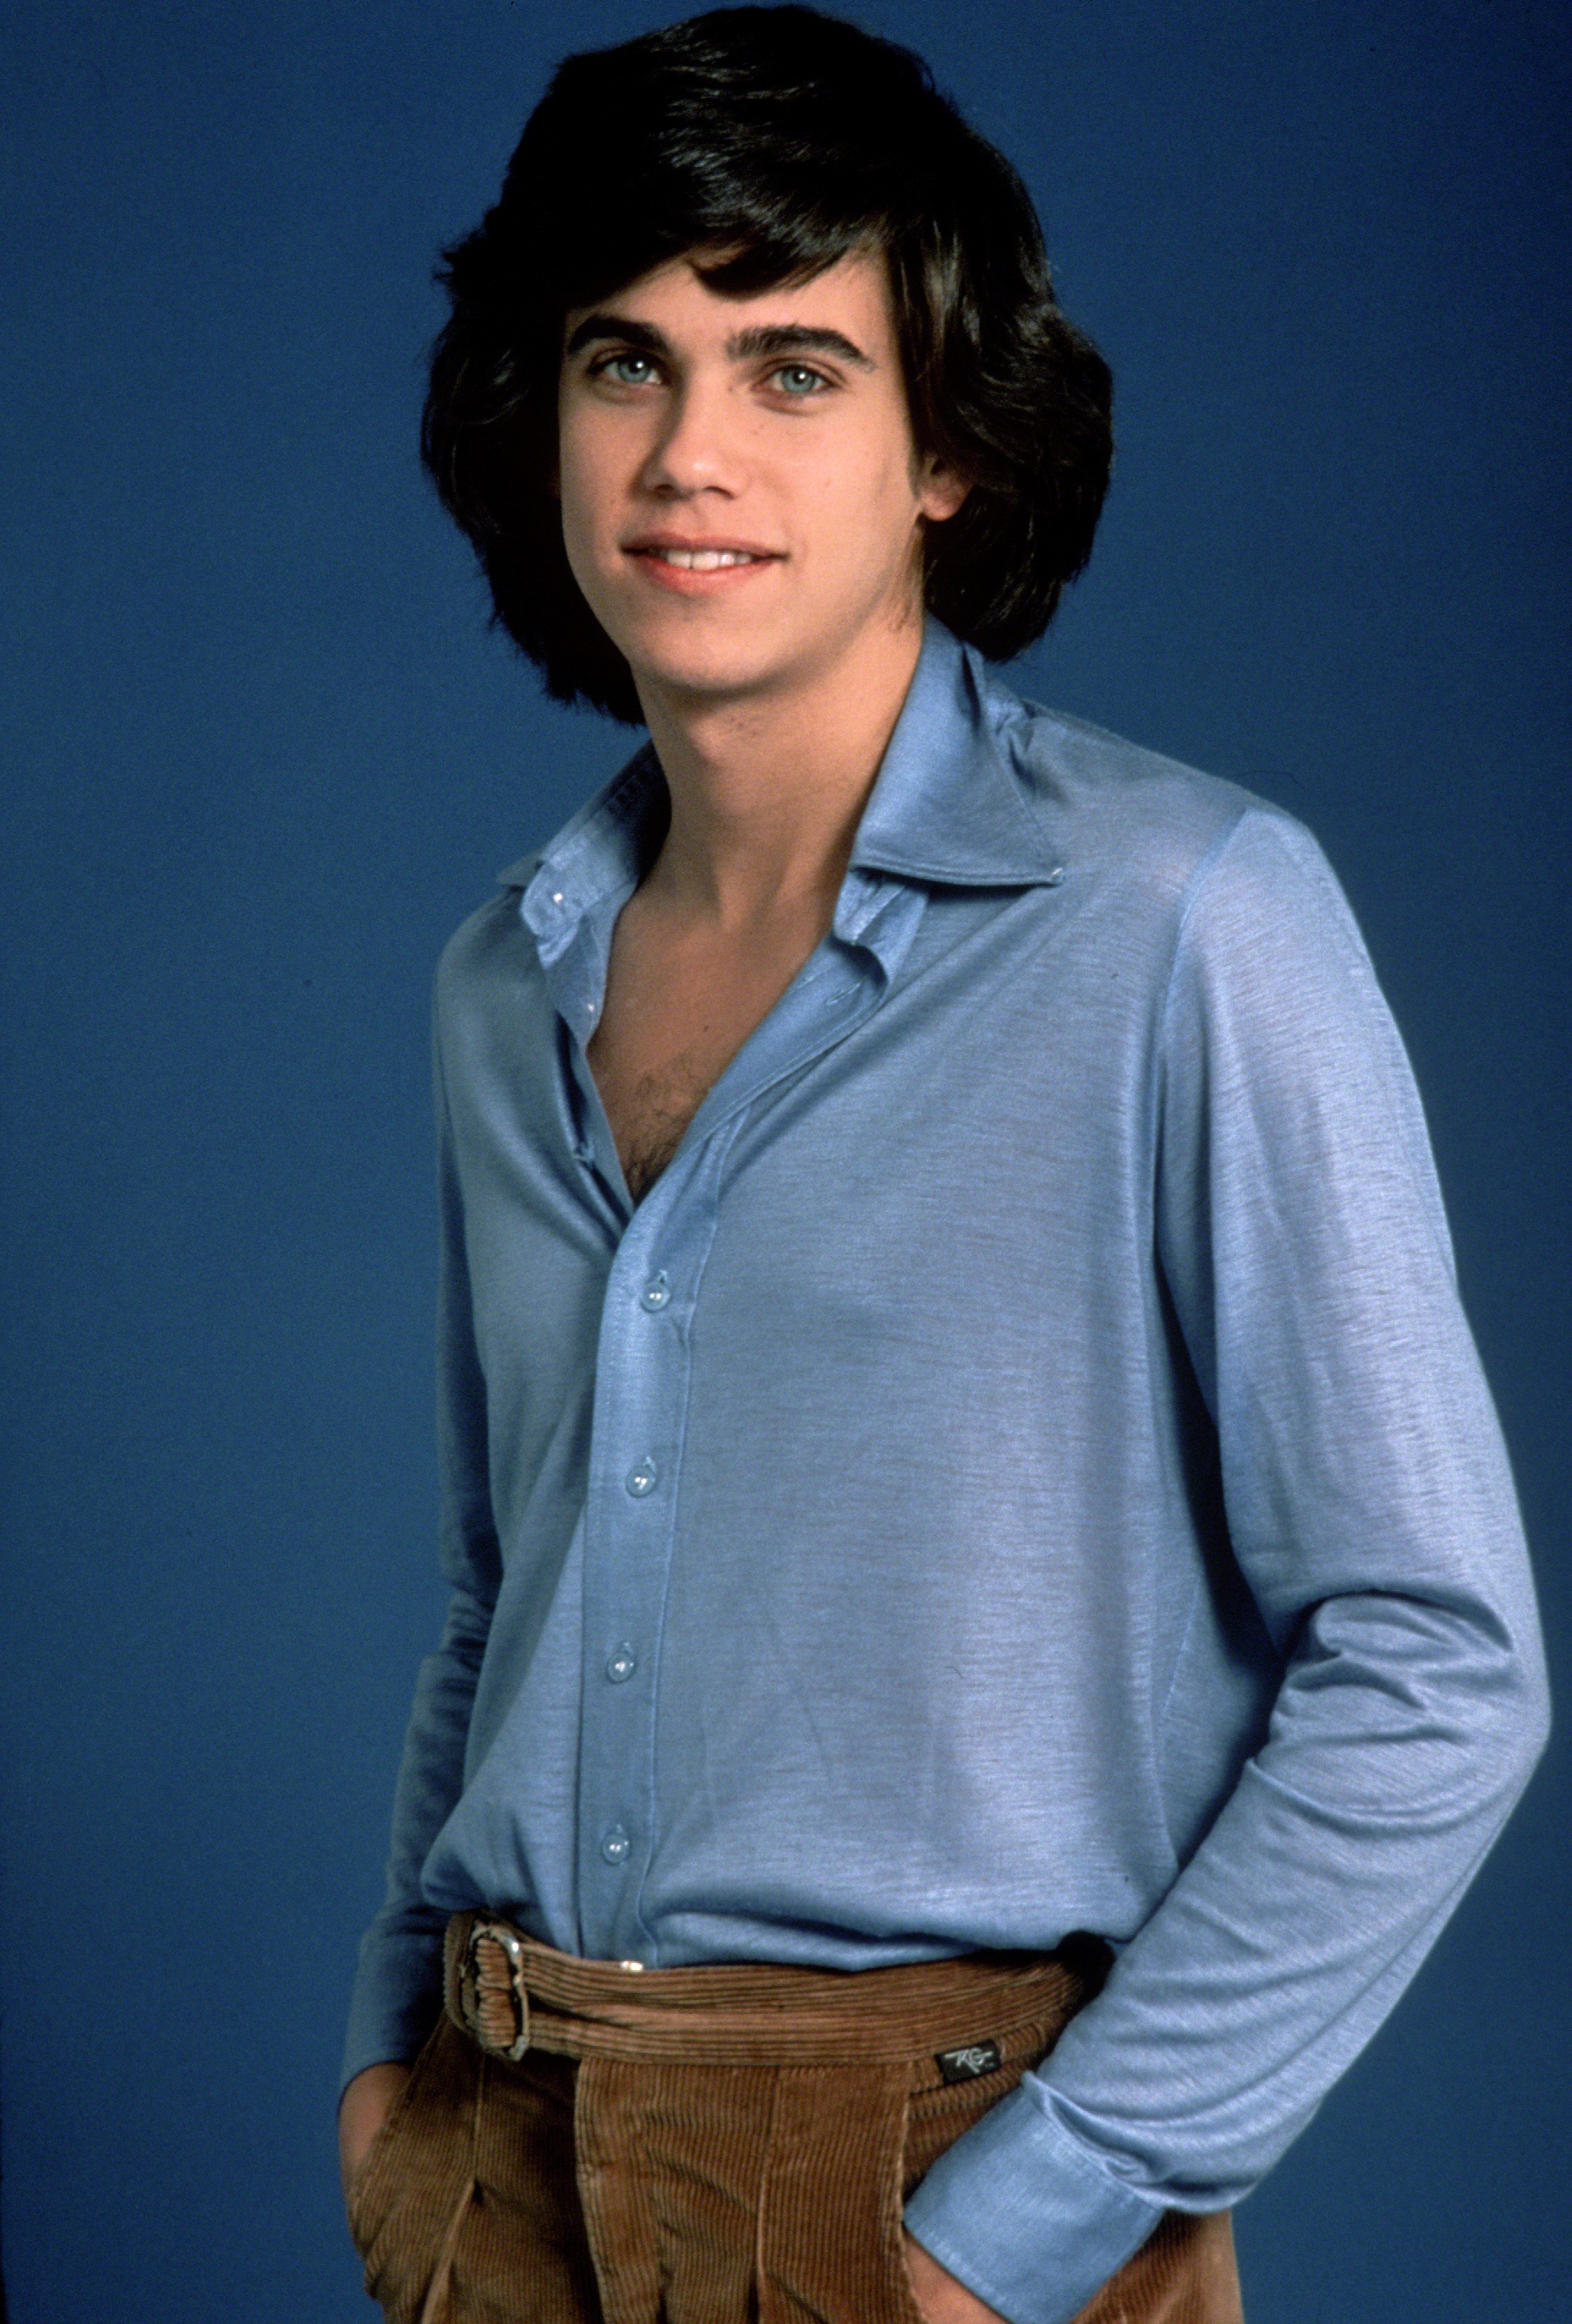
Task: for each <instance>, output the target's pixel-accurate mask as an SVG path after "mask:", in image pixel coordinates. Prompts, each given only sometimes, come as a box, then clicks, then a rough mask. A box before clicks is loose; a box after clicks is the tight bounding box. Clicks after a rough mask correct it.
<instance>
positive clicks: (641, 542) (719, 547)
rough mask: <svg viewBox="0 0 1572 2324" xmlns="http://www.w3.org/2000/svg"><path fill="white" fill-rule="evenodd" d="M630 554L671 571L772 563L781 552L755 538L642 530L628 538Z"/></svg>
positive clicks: (717, 570) (732, 568) (626, 548)
mask: <svg viewBox="0 0 1572 2324" xmlns="http://www.w3.org/2000/svg"><path fill="white" fill-rule="evenodd" d="M623 549H624V551H625V552H626V554H627V555H628V556H630V557H638V558H645V559H647V560H648V562H649V563H650V564H652V565H657V566H660V567H664V568H665V569H666V571H667V572H669V573H730V572H735V571H737V570H738V569H739V568H740V567H748V566H750V565H773V564H775V563H777V561H778V559H779V557H780V551H779V550H778V549H766V548H764V547H762V546H761V545H760V543H758V541H752V540H714V539H710V540H694V539H684V538H683V537H682V536H681V535H680V534H676V533H642V534H640V535H639V537H638V539H634V540H629V541H625V542H624V543H623Z"/></svg>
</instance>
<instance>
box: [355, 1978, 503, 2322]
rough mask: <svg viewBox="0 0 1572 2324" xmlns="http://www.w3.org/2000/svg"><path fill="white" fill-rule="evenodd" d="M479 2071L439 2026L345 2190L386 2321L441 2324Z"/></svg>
mask: <svg viewBox="0 0 1572 2324" xmlns="http://www.w3.org/2000/svg"><path fill="white" fill-rule="evenodd" d="M483 2070H484V2061H483V2059H482V2058H481V2055H480V2052H478V2051H477V2050H476V2049H475V2047H474V2045H473V2043H472V2042H470V2041H469V2040H468V2038H467V2037H466V2036H465V2035H464V2034H463V2033H460V2032H459V2030H458V2028H457V2027H456V2026H455V2025H454V2024H451V2023H450V2022H449V2021H448V2020H447V2019H446V2018H443V2019H441V2020H439V2021H438V2024H437V2029H436V2031H435V2033H433V2034H432V2035H431V2038H430V2040H429V2041H428V2042H427V2044H426V2047H425V2048H424V2049H423V2050H422V2051H421V2052H420V2055H419V2057H418V2059H417V2060H416V2061H415V2067H414V2070H413V2071H412V2073H411V2074H410V2077H409V2081H408V2082H407V2083H406V2084H405V2086H404V2088H403V2089H402V2091H401V2092H400V2096H399V2099H398V2102H397V2104H396V2105H395V2107H393V2109H392V2111H391V2113H390V2115H389V2116H388V2119H387V2121H386V2122H385V2123H384V2124H383V2125H382V2129H381V2130H380V2131H379V2132H378V2134H377V2136H376V2138H375V2139H374V2141H373V2142H372V2148H371V2151H370V2153H368V2154H367V2156H366V2159H365V2162H364V2163H363V2165H362V2167H361V2170H360V2172H359V2173H358V2175H357V2177H356V2179H355V2181H354V2186H353V2187H352V2188H351V2190H350V2199H349V2222H350V2233H351V2235H352V2236H353V2237H354V2243H355V2246H356V2248H357V2249H358V2251H359V2252H360V2255H361V2256H362V2258H363V2260H364V2262H365V2288H366V2290H367V2292H369V2293H370V2294H371V2296H372V2299H373V2300H378V2301H381V2302H382V2307H383V2310H384V2311H385V2312H386V2315H387V2317H388V2319H389V2324H440V2319H441V2315H442V2309H441V2305H440V2301H439V2298H438V2297H437V2295H439V2294H440V2292H441V2289H442V2285H441V2282H440V2281H439V2278H443V2277H445V2275H446V2269H447V2267H448V2266H449V2265H450V2264H451V2262H452V2256H453V2249H454V2246H455V2242H456V2240H457V2236H458V2231H459V2228H460V2227H461V2226H462V2223H463V2217H464V2211H465V2209H467V2206H468V2202H469V2199H470V2195H471V2192H472V2190H473V2184H474V2144H475V2116H476V2109H477V2106H478V2103H479V2098H480V2091H481V2083H482V2077H483ZM434 2301H435V2304H434Z"/></svg>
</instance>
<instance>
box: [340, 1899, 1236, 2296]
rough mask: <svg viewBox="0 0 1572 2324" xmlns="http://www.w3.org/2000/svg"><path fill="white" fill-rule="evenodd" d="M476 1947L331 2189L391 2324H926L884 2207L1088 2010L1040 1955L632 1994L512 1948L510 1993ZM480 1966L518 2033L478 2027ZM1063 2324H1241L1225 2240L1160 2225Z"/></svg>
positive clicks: (469, 1919)
mask: <svg viewBox="0 0 1572 2324" xmlns="http://www.w3.org/2000/svg"><path fill="white" fill-rule="evenodd" d="M498 1925H500V1924H494V1923H485V1922H483V1921H478V1920H477V1917H476V1916H475V1915H473V1914H459V1915H457V1916H456V1918H455V1922H454V1923H453V1924H452V1926H451V1927H450V1929H449V1932H448V1948H447V1971H448V1974H447V2015H445V2016H444V2017H443V2018H442V2020H441V2021H440V2022H439V2024H438V2025H437V2031H436V2032H435V2033H433V2035H432V2036H431V2039H430V2040H429V2042H428V2043H427V2045H426V2047H425V2049H424V2050H423V2051H422V2052H421V2053H420V2056H419V2059H418V2061H417V2063H416V2066H415V2070H414V2072H413V2074H412V2075H411V2076H410V2079H409V2082H408V2084H407V2085H406V2086H405V2089H404V2090H403V2091H402V2093H401V2094H400V2098H399V2100H398V2102H397V2103H396V2105H395V2106H394V2107H393V2110H392V2112H391V2114H390V2116H389V2117H388V2120H387V2122H386V2123H385V2125H384V2126H383V2127H382V2130H381V2131H380V2132H379V2134H378V2135H377V2138H376V2141H375V2143H374V2144H373V2145H372V2150H371V2153H369V2155H368V2156H367V2157H366V2160H365V2163H363V2166H362V2169H361V2171H360V2172H359V2174H358V2176H357V2178H356V2180H355V2181H354V2187H353V2188H352V2190H351V2195H350V2224H351V2227H352V2230H353V2232H354V2238H355V2242H356V2244H357V2245H358V2246H359V2248H360V2250H361V2253H362V2255H363V2257H364V2260H365V2263H366V2289H367V2291H368V2292H371V2293H372V2295H373V2297H375V2298H376V2299H378V2300H380V2301H382V2306H383V2309H384V2310H385V2311H386V2314H387V2317H388V2319H390V2324H922V2311H921V2310H919V2308H918V2307H917V2304H916V2301H915V2296H914V2293H913V2292H912V2289H911V2282H910V2278H909V2276H908V2274H907V2273H906V2262H905V2258H904V2255H903V2251H902V2242H901V2233H902V2230H901V2207H902V2203H903V2201H904V2199H905V2198H906V2195H907V2194H909V2193H910V2191H911V2190H912V2189H913V2188H914V2187H915V2185H916V2183H917V2181H918V2180H919V2179H921V2178H922V2177H923V2175H924V2172H926V2171H927V2170H928V2169H929V2167H930V2165H931V2164H932V2163H933V2162H934V2161H935V2160H936V2159H937V2157H938V2156H939V2155H940V2154H942V2153H943V2151H944V2149H945V2148H946V2147H947V2146H948V2145H950V2144H951V2142H952V2141H953V2140H955V2139H957V2138H959V2137H960V2135H961V2133H962V2132H963V2131H964V2130H966V2129H967V2128H968V2127H969V2126H970V2125H971V2124H972V2123H974V2122H975V2121H977V2119H978V2118H979V2116H980V2115H982V2114H983V2113H985V2112H986V2111H987V2109H988V2107H990V2106H992V2105H993V2104H994V2103H995V2102H996V2101H997V2099H998V2098H1001V2097H1002V2096H1003V2095H1004V2094H1005V2092H1006V2091H1007V2090H1008V2089H1013V2088H1014V2086H1015V2084H1016V2081H1018V2080H1019V2079H1020V2077H1021V2075H1022V2073H1023V2072H1024V2071H1025V2069H1026V2068H1027V2067H1028V2066H1031V2065H1034V2064H1035V2063H1036V2062H1037V2061H1038V2060H1040V2059H1041V2058H1042V2057H1043V2055H1044V2054H1045V2053H1046V2052H1048V2051H1049V2050H1051V2049H1052V2048H1053V2043H1054V2042H1055V2040H1056V2039H1057V2037H1058V2035H1059V2033H1060V2032H1061V2031H1062V2028H1063V2026H1064V2025H1065V2024H1067V2023H1068V2021H1069V2020H1070V2018H1071V2016H1072V2015H1074V2013H1075V2011H1076V2009H1077V2008H1078V2007H1079V2006H1080V2003H1081V2002H1082V2001H1083V2000H1084V1999H1086V1998H1087V1997H1088V1993H1089V1985H1088V1983H1087V1981H1086V1978H1085V1977H1084V1976H1083V1975H1081V1974H1080V1972H1079V1971H1078V1969H1076V1968H1075V1967H1072V1966H1071V1961H1070V1960H1062V1959H1060V1958H1058V1957H1056V1956H1053V1955H1047V1956H1043V1955H1036V1956H1034V1955H1025V1954H1011V1953H974V1954H969V1955H966V1956H963V1957H962V1958H961V1959H958V1960H940V1961H931V1962H923V1963H920V1964H917V1965H915V1966H914V1967H910V1968H900V1969H869V1970H864V1971H862V1972H860V1973H859V1974H857V1975H855V1976H845V1975H841V1974H839V1973H837V1972H835V1971H827V1970H816V1969H786V1968H776V1967H771V1966H768V1965H751V1966H748V1965H739V1966H735V1967H732V1966H727V1965H718V1966H715V1967H712V1968H703V1969H655V1970H649V1971H647V1972H645V1973H643V1974H641V1975H640V1974H636V1973H635V1972H633V1971H631V1970H630V1969H626V1968H623V1967H621V1966H620V1965H619V1964H618V1963H616V1962H610V1961H584V1960H575V1959H574V1958H572V1957H571V1956H570V1955H568V1954H565V1953H559V1952H556V1951H555V1950H552V1948H551V1947H549V1946H547V1945H540V1944H537V1943H535V1942H534V1941H532V1940H530V1939H529V1938H519V1936H518V1933H517V1932H506V1941H507V1943H508V1946H509V1948H510V1956H511V1960H512V1962H513V1964H514V1968H513V1969H512V1970H511V1971H509V1970H508V1969H507V1964H506V1962H505V1961H504V1960H503V1956H502V1954H501V1951H500V1950H497V1947H496V1945H495V1944H494V1943H493V1941H492V1939H491V1938H490V1937H489V1936H487V1935H485V1934H484V1932H485V1931H486V1930H488V1929H489V1928H492V1927H494V1926H498ZM472 1937H473V1938H475V1939H476V1940H477V1941H478V1950H476V1949H475V1948H474V1947H472V1945H471V1940H472ZM488 1948H489V1949H490V1950H489V1951H488ZM488 1959H489V1960H492V1962H494V1963H496V1964H497V1965H498V1966H499V1968H500V1969H501V1971H502V1978H503V1981H505V1979H506V1977H507V1976H508V1975H511V1976H512V1978H513V1982H514V1985H515V1987H516V1988H522V1989H523V1990H525V1991H527V1993H528V2003H527V2005H526V2006H527V2009H528V2029H527V2033H524V2029H523V2028H522V2026H521V2024H520V2023H519V2018H520V2016H521V2015H522V2012H516V2014H515V2015H512V2016H511V2017H509V2016H508V2007H509V2004H508V2001H507V1997H505V1996H503V1995H501V1992H500V1991H499V1993H498V1994H495V1995H492V1997H490V1998H489V1999H488V1997H486V1996H485V1995H484V1994H482V1995H481V1997H480V2005H479V2008H478V2011H477V1987H476V1986H475V1983H474V1978H473V1975H471V1974H469V1973H468V1972H467V1971H466V1969H465V1966H464V1965H465V1964H466V1962H467V1963H468V1964H469V1965H470V1969H472V1970H473V1964H474V1963H475V1962H476V1960H479V1961H480V1962H481V1964H482V1969H484V1966H485V1963H486V1961H487V1960H488ZM499 2009H500V2010H501V2012H502V2015H503V2018H504V2019H505V2020H506V2021H507V2022H505V2023H502V2024H500V2025H499V2023H498V2020H497V2015H496V2012H497V2010H499ZM466 2017H467V2021H468V2023H467V2027H466ZM477 2024H478V2026H479V2031H480V2033H481V2034H482V2035H483V2037H484V2039H485V2040H486V2041H487V2042H488V2043H491V2044H492V2053H488V2051H487V2050H485V2049H483V2048H482V2047H481V2046H480V2043H479V2042H478V2041H477V2039H476V2037H475V2033H474V2032H473V2031H472V2030H469V2029H471V2028H474V2027H475V2026H476V2025H477ZM514 2034H519V2035H520V2036H521V2037H522V2038H524V2039H527V2042H528V2046H527V2047H525V2048H524V2049H523V2052H522V2054H521V2055H520V2056H519V2057H518V2058H517V2059H510V2058H508V2057H506V2056H502V2055H499V2054H495V2052H496V2051H498V2050H500V2049H502V2048H505V2047H506V2046H508V2037H509V2036H510V2035H514ZM515 2046H517V2045H516V2044H515ZM966 2052H971V2054H970V2057H968V2056H967V2055H965V2054H964V2053H966ZM996 2055H997V2063H996V2062H994V2060H995V2057H996ZM979 2067H980V2068H981V2070H978V2069H979ZM951 2075H952V2076H954V2077H955V2079H947V2076H951ZM1077 2324H1241V2310H1240V2305H1239V2289H1238V2279H1237V2275H1236V2271H1235V2266H1234V2253H1233V2240H1232V2236H1231V2231H1230V2225H1229V2220H1228V2217H1227V2213H1226V2212H1218V2213H1212V2214H1209V2215H1207V2216H1204V2217H1196V2216H1193V2215H1190V2214H1187V2213H1182V2212H1179V2211H1169V2212H1166V2213H1164V2214H1163V2218H1162V2220H1161V2222H1160V2224H1159V2226H1158V2227H1157V2230H1156V2232H1155V2233H1154V2235H1153V2236H1152V2237H1151V2238H1150V2240H1149V2241H1148V2242H1147V2243H1146V2244H1145V2246H1143V2247H1142V2249H1141V2250H1140V2251H1139V2252H1137V2253H1136V2255H1135V2257H1134V2258H1133V2259H1132V2260H1130V2261H1129V2262H1127V2264H1126V2265H1125V2266H1124V2267H1122V2268H1120V2269H1119V2271H1118V2273H1117V2274H1116V2275H1114V2276H1113V2277H1111V2278H1110V2279H1109V2281H1108V2283H1106V2284H1105V2285H1104V2286H1103V2288H1102V2290H1101V2291H1100V2292H1099V2293H1098V2294H1097V2295H1096V2296H1095V2298H1094V2299H1093V2300H1092V2301H1090V2302H1089V2305H1088V2306H1087V2307H1086V2308H1085V2309H1083V2310H1082V2311H1081V2314H1080V2318H1079V2319H1077Z"/></svg>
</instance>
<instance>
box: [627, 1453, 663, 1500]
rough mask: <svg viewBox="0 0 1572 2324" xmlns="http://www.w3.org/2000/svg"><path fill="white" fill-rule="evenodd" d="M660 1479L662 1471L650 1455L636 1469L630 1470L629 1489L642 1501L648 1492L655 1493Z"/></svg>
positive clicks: (628, 1477) (635, 1497) (636, 1498)
mask: <svg viewBox="0 0 1572 2324" xmlns="http://www.w3.org/2000/svg"><path fill="white" fill-rule="evenodd" d="M659 1481H660V1471H659V1470H658V1469H657V1467H656V1465H655V1463H654V1462H653V1461H651V1460H650V1459H649V1458H648V1455H646V1457H645V1458H644V1459H643V1460H642V1461H640V1462H639V1466H638V1467H637V1468H636V1469H630V1470H629V1471H628V1476H627V1480H626V1482H627V1486H628V1490H629V1491H630V1493H631V1494H632V1496H633V1498H634V1499H635V1500H636V1501H641V1500H642V1499H644V1496H645V1494H646V1493H653V1492H654V1490H655V1488H656V1486H657V1484H658V1483H659Z"/></svg>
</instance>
